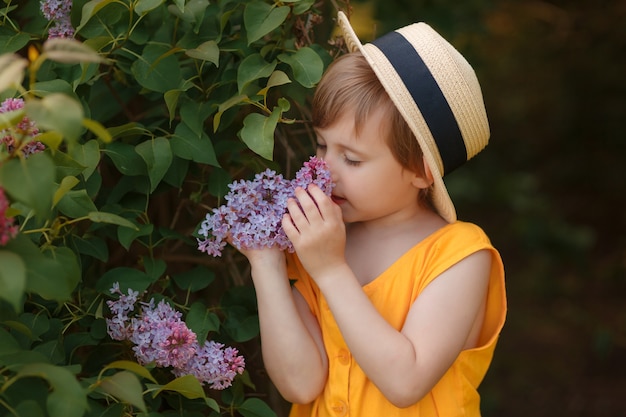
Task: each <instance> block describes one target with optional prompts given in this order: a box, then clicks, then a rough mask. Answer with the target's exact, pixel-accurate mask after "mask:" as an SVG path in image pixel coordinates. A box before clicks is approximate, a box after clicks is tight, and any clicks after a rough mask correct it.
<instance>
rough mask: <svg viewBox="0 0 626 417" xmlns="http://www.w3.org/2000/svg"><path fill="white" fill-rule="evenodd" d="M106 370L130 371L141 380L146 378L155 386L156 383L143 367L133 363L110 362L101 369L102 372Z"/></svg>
mask: <svg viewBox="0 0 626 417" xmlns="http://www.w3.org/2000/svg"><path fill="white" fill-rule="evenodd" d="M107 369H125V370H127V371H131V372H133V373H135V374H137V375H139V376H140V377H142V378H146V379H148V380H150V381H152V382H154V383H155V384H156V383H157V380H156V379H154V377H153V376H152V374H151V373H150V371H148V370H147V369H146V368H145V367H143V366H141V365H139V364H138V363H137V362H133V361H115V362H111V363H110V364H108V365H107V366H105V367H104V368H102V372H104V371H106V370H107Z"/></svg>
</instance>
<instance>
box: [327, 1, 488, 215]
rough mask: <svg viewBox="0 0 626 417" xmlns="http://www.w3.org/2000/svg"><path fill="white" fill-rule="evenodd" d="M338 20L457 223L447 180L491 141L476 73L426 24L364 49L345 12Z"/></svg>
mask: <svg viewBox="0 0 626 417" xmlns="http://www.w3.org/2000/svg"><path fill="white" fill-rule="evenodd" d="M338 20H339V26H340V28H341V30H342V32H343V37H344V39H345V41H346V45H347V47H348V50H349V51H350V52H354V51H361V53H362V54H363V56H364V57H365V59H366V60H367V62H368V63H369V64H370V66H371V67H372V69H373V70H374V72H375V73H376V75H377V76H378V79H379V80H380V82H381V84H382V85H383V87H384V88H385V90H386V91H387V93H388V94H389V97H390V98H391V100H392V101H393V102H394V104H395V105H396V107H397V108H398V110H399V111H400V114H402V117H403V118H404V120H406V122H407V123H408V125H409V127H410V128H411V130H412V131H413V133H414V134H415V137H416V138H417V141H418V142H419V145H420V147H421V148H422V152H423V153H424V158H425V160H426V163H427V164H428V166H429V168H430V170H431V171H432V174H433V177H434V184H433V193H432V198H433V204H434V205H435V208H436V209H437V211H438V212H439V214H440V215H441V216H442V217H443V218H444V219H445V220H447V221H448V222H450V223H452V222H454V221H456V210H455V209H454V204H453V203H452V200H451V199H450V196H449V195H448V191H447V190H446V186H445V184H444V182H443V176H444V175H446V174H449V173H450V172H451V171H452V170H454V169H455V168H457V167H459V166H460V165H462V164H463V163H465V162H466V161H468V160H469V159H470V158H472V157H473V156H475V155H476V154H477V153H478V152H480V151H481V150H482V149H483V148H484V147H485V146H486V145H487V142H488V141H489V122H488V121H487V114H486V112H485V105H484V104H483V97H482V93H481V90H480V85H479V84H478V79H477V78H476V74H475V73H474V70H473V69H472V67H471V66H470V64H469V63H468V62H467V61H466V60H465V58H463V56H462V55H461V54H460V53H459V52H458V51H457V50H456V49H454V47H453V46H452V45H450V44H449V43H448V42H447V41H446V40H445V39H444V38H442V37H441V35H439V34H438V33H437V32H435V30H433V29H432V28H431V27H430V26H428V25H427V24H426V23H422V22H420V23H414V24H412V25H409V26H405V27H403V28H401V29H398V30H396V31H393V32H391V33H388V34H386V35H384V36H382V37H380V38H378V39H376V40H374V41H373V42H371V43H368V44H365V45H362V44H361V42H360V41H359V39H358V37H357V36H356V34H355V33H354V30H353V29H352V27H351V26H350V22H349V21H348V18H347V17H346V15H345V14H344V13H343V12H339V16H338Z"/></svg>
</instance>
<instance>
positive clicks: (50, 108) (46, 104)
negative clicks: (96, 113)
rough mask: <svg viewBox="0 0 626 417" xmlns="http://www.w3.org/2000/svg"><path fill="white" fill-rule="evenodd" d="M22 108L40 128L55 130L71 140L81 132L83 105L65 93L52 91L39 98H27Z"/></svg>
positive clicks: (74, 139)
mask: <svg viewBox="0 0 626 417" xmlns="http://www.w3.org/2000/svg"><path fill="white" fill-rule="evenodd" d="M24 108H25V109H26V114H27V115H28V117H29V118H30V119H31V120H32V121H34V122H35V123H37V126H38V127H39V128H40V129H45V130H53V131H57V132H59V133H61V134H63V136H64V137H65V138H66V139H67V140H69V141H72V142H74V141H76V140H77V139H78V138H79V136H80V134H81V132H82V129H83V116H84V113H83V107H82V106H81V105H80V103H79V102H78V101H77V100H75V99H73V98H70V97H69V96H66V95H65V94H61V93H52V94H49V95H47V96H45V97H44V98H42V99H41V100H28V101H27V102H26V104H25V105H24Z"/></svg>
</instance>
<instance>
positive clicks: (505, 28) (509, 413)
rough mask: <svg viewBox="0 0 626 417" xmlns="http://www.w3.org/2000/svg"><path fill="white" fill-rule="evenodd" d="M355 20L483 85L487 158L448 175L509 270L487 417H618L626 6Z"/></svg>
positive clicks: (495, 6) (462, 211) (469, 9)
mask: <svg viewBox="0 0 626 417" xmlns="http://www.w3.org/2000/svg"><path fill="white" fill-rule="evenodd" d="M345 6H346V5H345V4H344V3H340V4H333V6H332V7H333V8H335V7H339V8H344V7H345ZM350 7H351V20H352V22H353V24H354V26H355V29H356V30H357V31H358V33H359V35H360V37H361V39H362V40H363V41H364V42H366V41H370V40H372V39H374V38H375V37H377V36H380V35H382V34H384V33H387V32H388V31H390V30H393V29H397V28H399V27H402V26H405V25H407V24H410V23H412V22H415V21H425V22H427V23H429V24H430V25H431V26H433V27H434V28H435V29H436V30H437V31H439V32H440V33H441V34H442V35H444V37H446V38H447V39H448V40H449V41H450V42H451V43H452V44H453V45H454V46H455V47H456V48H457V49H459V51H461V52H462V53H463V54H464V55H465V56H466V58H467V59H468V61H470V63H471V64H472V65H473V66H474V68H475V70H476V72H477V75H478V78H479V80H480V81H481V85H482V87H483V95H484V98H485V103H486V107H487V114H488V115H489V118H490V123H491V128H492V135H491V142H490V145H489V146H488V147H487V148H486V149H485V151H483V152H482V153H481V154H479V155H478V156H477V157H476V158H475V159H473V160H472V161H471V162H469V163H468V164H466V166H464V167H463V168H461V169H459V170H458V171H457V172H454V173H452V174H450V176H449V177H446V182H447V184H448V186H449V188H450V193H451V194H452V198H453V200H454V201H455V202H456V206H457V211H458V213H459V218H460V219H462V220H467V221H473V222H475V223H477V224H479V225H480V226H482V227H483V228H484V229H485V230H486V231H487V233H488V234H489V235H490V236H491V238H492V240H493V243H494V244H495V246H496V247H497V248H499V250H500V251H501V254H502V257H503V258H504V262H505V266H506V269H507V286H508V299H509V313H508V318H507V323H506V325H505V328H504V331H503V333H502V336H501V339H500V343H499V346H498V348H497V349H496V355H495V358H494V363H493V366H492V368H491V370H490V371H489V373H488V374H487V377H486V379H485V381H484V382H483V384H482V385H481V389H480V391H481V394H482V398H483V405H482V408H483V417H491V416H505V417H517V416H533V417H543V416H551V417H554V416H581V417H582V416H584V417H605V416H606V417H609V416H610V417H617V416H626V399H625V397H626V280H625V278H626V273H625V272H626V211H625V209H624V202H625V201H626V175H625V173H624V164H625V162H626V79H625V77H626V2H624V1H617V0H612V1H601V0H600V1H584V0H567V1H552V2H548V1H535V0H526V1H499V0H468V1H464V2H459V1H452V0H369V1H357V0H352V1H351V2H350Z"/></svg>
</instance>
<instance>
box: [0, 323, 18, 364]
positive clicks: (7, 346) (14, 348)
mask: <svg viewBox="0 0 626 417" xmlns="http://www.w3.org/2000/svg"><path fill="white" fill-rule="evenodd" d="M3 324H4V323H3ZM20 350H21V349H20V345H19V343H18V342H17V340H15V338H14V337H13V335H11V333H9V332H8V331H6V330H5V329H4V327H0V358H2V357H4V356H7V355H12V354H14V353H17V352H19V351H20Z"/></svg>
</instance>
